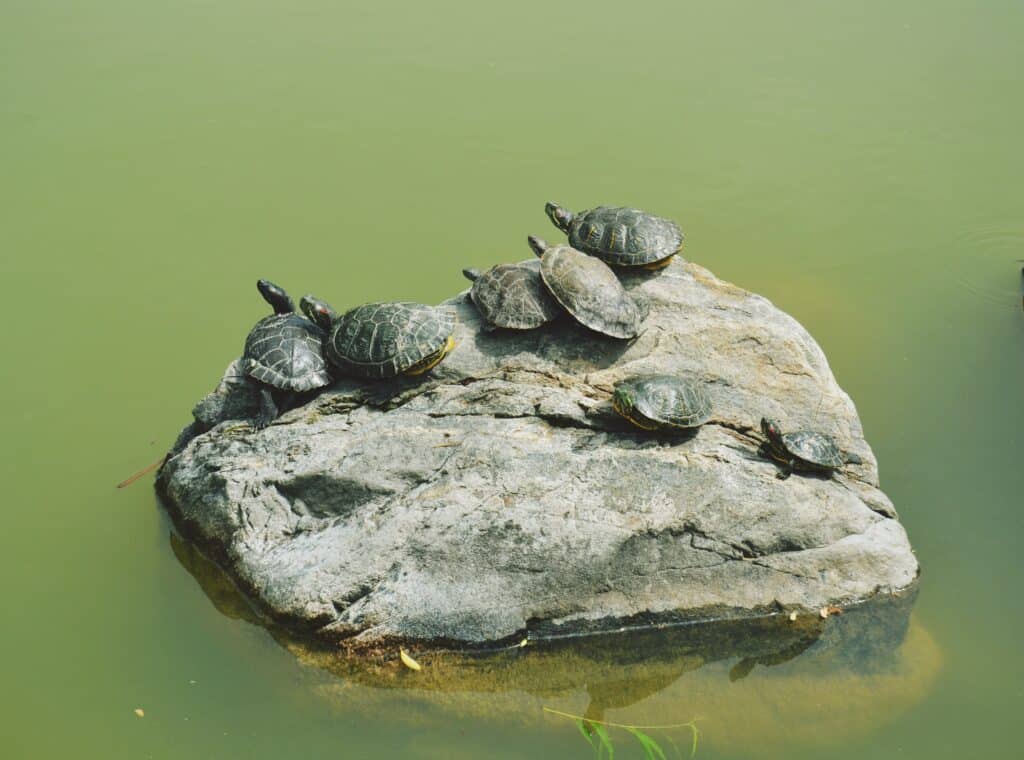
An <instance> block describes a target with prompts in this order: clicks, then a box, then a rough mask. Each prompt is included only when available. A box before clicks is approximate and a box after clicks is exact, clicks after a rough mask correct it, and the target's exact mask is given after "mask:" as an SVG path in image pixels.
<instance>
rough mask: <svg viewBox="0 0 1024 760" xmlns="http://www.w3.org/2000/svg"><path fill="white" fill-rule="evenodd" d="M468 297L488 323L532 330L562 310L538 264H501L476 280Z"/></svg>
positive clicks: (513, 328) (514, 328)
mask: <svg viewBox="0 0 1024 760" xmlns="http://www.w3.org/2000/svg"><path fill="white" fill-rule="evenodd" d="M469 297H470V298H472V299H473V303H474V304H475V305H476V308H477V309H478V310H479V311H480V314H481V316H483V318H484V320H486V321H487V323H488V324H490V325H493V326H494V327H505V328H509V329H512V330H532V329H533V328H535V327H540V326H541V325H543V324H546V323H548V322H550V321H551V320H552V319H554V318H555V317H557V316H558V315H559V314H561V313H562V307H561V306H559V305H558V301H556V300H555V299H554V297H553V296H552V295H551V293H550V292H548V289H547V288H546V287H545V286H544V281H543V280H542V279H541V276H540V271H539V270H538V268H537V265H536V264H534V265H533V266H530V265H527V264H499V265H498V266H496V267H491V268H490V269H488V270H487V271H486V272H484V273H483V274H482V275H480V276H479V277H478V278H477V279H476V280H475V281H474V282H473V287H472V289H471V290H470V291H469Z"/></svg>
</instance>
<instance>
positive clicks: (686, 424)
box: [612, 375, 711, 430]
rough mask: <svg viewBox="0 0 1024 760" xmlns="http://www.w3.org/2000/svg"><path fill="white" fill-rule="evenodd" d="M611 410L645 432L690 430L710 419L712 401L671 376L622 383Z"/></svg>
mask: <svg viewBox="0 0 1024 760" xmlns="http://www.w3.org/2000/svg"><path fill="white" fill-rule="evenodd" d="M612 406H613V407H614V408H615V411H616V412H618V413H619V414H621V415H622V416H623V417H625V418H626V419H627V420H629V421H630V422H632V423H633V424H634V425H636V426H637V427H639V428H643V429H644V430H691V429H693V428H697V427H700V426H701V425H703V424H704V423H705V422H707V421H708V420H709V419H710V418H711V400H710V399H709V398H708V395H707V393H705V392H704V389H703V388H702V387H701V386H700V385H698V384H697V383H694V382H691V381H690V380H685V379H683V378H681V377H675V376H674V375H646V376H641V377H631V378H627V379H625V380H622V381H620V382H619V383H617V384H616V385H615V390H614V392H613V393H612Z"/></svg>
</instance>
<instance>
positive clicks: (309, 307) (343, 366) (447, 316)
mask: <svg viewBox="0 0 1024 760" xmlns="http://www.w3.org/2000/svg"><path fill="white" fill-rule="evenodd" d="M300 305H301V307H302V311H303V312H304V313H305V314H306V316H307V317H309V318H310V319H311V320H312V321H314V322H316V324H317V325H319V326H320V328H321V329H322V330H324V332H325V333H326V338H325V340H324V354H325V355H326V357H327V361H328V362H329V363H330V364H331V366H332V367H334V368H336V369H337V370H339V371H340V372H343V373H346V374H349V375H354V376H356V377H362V378H374V379H384V378H389V377H395V376H396V375H422V374H423V373H424V372H426V371H427V370H429V369H431V368H432V367H434V366H435V365H437V364H438V362H440V361H441V360H442V359H444V357H445V356H446V355H447V354H448V353H449V352H450V351H451V350H452V349H453V348H454V347H455V338H454V337H453V335H452V333H453V332H454V331H455V315H454V313H453V311H452V310H450V309H445V308H440V307H436V306H427V305H426V304H421V303H409V302H406V301H389V302H384V303H367V304H363V305H362V306H357V307H355V308H354V309H350V310H349V311H347V312H345V313H344V314H342V315H341V316H340V317H339V316H338V315H337V312H335V311H334V309H332V308H331V307H330V305H328V304H327V303H326V302H325V301H321V300H320V299H318V298H315V297H313V296H312V295H305V296H303V297H302V300H301V301H300Z"/></svg>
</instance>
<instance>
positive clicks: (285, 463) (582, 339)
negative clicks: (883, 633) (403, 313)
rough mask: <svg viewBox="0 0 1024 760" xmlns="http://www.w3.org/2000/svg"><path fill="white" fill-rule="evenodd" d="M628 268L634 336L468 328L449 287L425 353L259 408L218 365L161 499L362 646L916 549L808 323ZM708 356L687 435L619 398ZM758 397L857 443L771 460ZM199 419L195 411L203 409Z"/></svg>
mask: <svg viewBox="0 0 1024 760" xmlns="http://www.w3.org/2000/svg"><path fill="white" fill-rule="evenodd" d="M623 279H624V283H625V285H626V287H627V289H629V290H630V291H631V292H633V293H634V294H635V295H641V296H642V298H644V299H646V301H647V302H648V303H649V304H650V315H649V316H648V319H647V322H646V324H645V331H644V332H643V333H642V334H641V335H640V336H639V338H637V339H636V340H634V341H632V342H627V341H618V340H614V339H611V338H605V337H602V336H600V335H596V334H594V333H591V332H588V331H587V330H585V329H583V328H582V327H580V326H578V325H576V324H575V323H573V322H572V321H571V320H570V319H569V318H562V319H560V320H558V321H556V322H555V323H553V324H551V325H548V326H546V327H544V328H541V329H540V330H536V331H529V332H522V333H509V332H504V331H498V332H484V331H482V330H481V329H480V328H481V324H480V318H479V316H478V314H477V312H476V311H475V309H474V307H473V306H472V304H471V303H469V301H468V299H467V298H466V297H465V294H463V295H461V296H459V297H457V298H455V299H453V302H452V303H454V304H455V305H456V307H457V313H458V319H459V325H458V327H457V328H456V340H457V341H458V345H457V348H456V349H455V351H454V352H453V353H452V354H451V355H450V356H449V357H448V358H447V359H446V360H445V361H444V362H442V364H440V365H439V366H438V367H437V368H435V369H434V370H433V371H432V372H431V373H429V374H428V375H427V376H425V377H422V378H418V379H408V378H399V379H396V380H392V381H386V382H383V383H380V382H377V383H373V382H356V381H351V380H342V381H339V382H337V383H336V384H335V385H334V386H332V387H331V388H330V389H329V390H328V391H326V392H324V393H323V394H321V395H320V396H319V397H317V398H315V399H314V400H312V401H311V402H310V403H308V404H307V405H306V406H304V407H301V408H299V409H295V410H293V411H291V412H288V413H287V414H285V415H283V416H282V417H281V418H280V419H278V420H277V421H276V422H275V423H274V424H273V425H272V426H271V427H269V428H267V429H266V430H263V431H260V432H258V433H255V432H253V431H252V429H251V428H250V427H249V425H248V424H247V423H246V422H245V421H244V420H241V419H237V418H238V417H244V416H245V415H246V414H248V413H250V410H252V409H254V408H255V407H254V403H255V392H254V388H253V387H252V386H251V384H250V383H249V381H248V380H246V379H245V378H244V377H240V376H239V373H238V371H237V367H236V365H234V364H233V365H232V366H231V367H230V368H229V369H228V372H227V374H226V375H225V378H224V380H223V381H222V382H221V385H220V386H219V387H218V388H217V390H216V391H214V393H212V394H211V395H210V396H208V397H207V398H206V399H204V400H203V401H202V402H200V404H199V405H198V406H197V408H196V411H195V416H196V422H195V423H193V425H192V426H190V427H189V428H187V429H186V431H185V433H183V435H182V438H181V439H179V445H178V448H177V449H176V453H175V454H174V455H173V456H172V458H171V459H170V460H169V461H168V463H167V464H166V466H165V467H164V469H163V471H162V473H161V476H160V478H159V480H158V486H159V488H160V490H161V493H162V495H163V496H164V498H165V503H166V505H167V508H168V510H169V511H170V513H171V516H172V518H173V519H174V521H175V523H176V525H177V526H178V527H179V529H180V530H181V531H182V532H183V533H184V534H185V535H186V536H188V537H189V538H192V539H193V540H196V541H197V542H198V543H199V544H200V545H201V546H202V547H203V548H204V550H205V551H207V552H208V553H209V554H211V555H212V556H213V557H214V558H215V559H216V560H217V561H218V562H219V563H220V564H221V565H222V566H223V567H224V568H225V570H226V571H227V572H228V573H229V575H230V576H231V577H232V578H234V579H235V581H236V582H237V583H238V584H239V586H240V588H242V589H243V590H244V591H246V593H247V594H248V595H249V596H250V597H251V598H252V599H253V601H254V602H255V603H256V606H257V608H258V609H260V610H261V612H263V613H264V614H266V615H268V616H270V617H272V618H273V619H274V620H276V621H277V622H278V623H283V624H285V625H287V626H289V627H290V628H292V629H294V630H298V631H305V632H308V633H312V634H314V635H317V636H323V637H327V638H350V639H351V643H353V644H354V645H356V646H364V645H365V646H367V647H372V646H374V645H375V644H378V643H381V642H383V641H389V640H393V639H406V640H419V641H421V642H433V641H436V642H442V641H444V642H459V643H463V644H466V645H485V644H491V643H494V642H516V641H519V640H520V639H521V638H522V637H523V636H524V635H529V636H531V637H545V636H557V635H563V634H571V633H579V632H588V631H595V630H608V629H616V628H622V627H632V626H643V625H650V624H657V623H662V622H673V621H678V620H692V619H704V618H712V617H723V616H727V617H743V616H748V615H756V614H760V613H763V612H765V611H768V610H778V609H779V608H780V607H782V608H789V607H802V608H805V609H810V610H816V609H818V608H819V607H821V606H823V605H826V604H839V605H842V604H845V603H850V602H852V601H855V600H860V599H865V598H868V597H871V596H872V595H875V594H877V593H886V592H892V591H896V590H898V589H902V588H905V587H907V586H908V585H910V584H911V582H912V581H913V580H914V578H915V577H916V575H917V572H918V566H917V562H916V560H915V558H914V556H913V554H912V553H911V549H910V545H909V543H908V541H907V537H906V534H905V533H904V531H903V528H902V527H901V526H900V524H899V522H898V521H897V520H896V519H895V512H894V511H893V508H892V505H891V503H890V502H889V500H888V499H887V498H886V496H885V495H884V494H883V493H882V492H881V491H880V490H879V489H878V487H877V468H876V464H875V459H874V457H873V455H872V453H871V450H870V449H869V448H868V445H867V443H866V442H865V441H864V438H863V434H862V431H861V426H860V422H859V420H858V418H857V414H856V411H855V409H854V407H853V404H852V403H851V401H850V399H849V397H848V396H847V395H846V394H845V393H844V392H843V391H842V390H841V389H840V388H839V387H838V386H837V384H836V382H835V379H834V378H833V377H832V374H831V372H830V370H829V368H828V364H827V362H826V360H825V357H824V355H823V354H822V352H821V350H820V348H818V346H817V344H815V342H814V341H813V339H812V338H811V337H810V335H808V334H807V332H806V331H805V330H804V329H803V328H802V327H801V326H800V325H799V324H798V323H797V322H796V321H794V320H793V319H792V318H791V317H789V316H787V315H786V314H784V313H782V312H781V311H779V310H778V309H776V308H775V307H774V306H772V304H770V303H769V302H768V301H766V300H765V299H764V298H761V297H760V296H756V295H753V294H751V293H748V292H746V291H743V290H741V289H739V288H737V287H735V286H733V285H731V284H729V283H726V282H723V281H720V280H717V279H715V278H714V277H713V276H712V275H711V274H710V273H709V272H707V271H706V270H704V269H702V268H700V267H699V266H696V265H694V264H692V263H685V264H684V263H682V262H676V263H674V264H672V265H671V266H669V267H668V268H667V269H665V270H663V271H662V272H661V273H659V274H655V275H650V274H646V273H644V274H627V275H624V276H623ZM647 372H658V373H683V374H685V375H686V376H688V377H691V378H695V379H697V380H700V381H703V382H705V383H706V384H707V385H706V387H707V390H708V393H709V395H710V396H711V400H712V404H713V405H714V411H713V415H712V419H711V421H710V422H709V423H708V424H707V425H705V426H704V427H703V428H701V429H700V431H699V432H698V433H697V434H696V435H695V436H692V437H689V438H678V437H675V438H673V437H668V436H660V435H652V434H650V433H646V432H643V431H640V430H637V429H635V428H632V427H631V426H629V424H628V423H626V422H625V421H624V420H622V419H621V418H619V417H618V416H617V415H616V414H615V413H614V412H613V411H612V409H611V403H610V392H611V389H612V386H613V385H614V383H615V382H616V381H617V380H619V379H620V378H622V377H625V376H627V375H631V374H634V373H647ZM762 415H767V416H771V417H775V418H776V419H778V420H779V421H780V422H781V424H782V425H783V426H784V427H785V428H786V429H797V428H801V427H809V426H813V427H815V428H816V429H819V430H821V431H822V432H826V433H829V434H831V435H833V436H834V437H835V438H836V439H837V440H838V442H839V443H840V445H841V447H842V448H844V449H845V450H847V451H850V452H853V453H855V454H857V455H858V456H859V457H860V459H861V460H862V464H858V465H851V466H848V467H846V468H844V470H843V471H842V472H841V473H840V474H839V475H838V476H837V477H835V478H833V479H826V478H819V477H809V476H803V475H795V476H793V477H792V478H790V479H789V480H785V481H781V480H778V479H777V478H776V477H775V475H776V472H777V469H776V466H775V465H774V464H773V463H772V462H769V461H765V460H763V459H761V458H760V457H759V456H758V455H757V448H758V445H759V443H760V440H761V439H760V434H759V433H758V431H757V426H758V422H759V420H760V418H761V416H762ZM204 430H205V431H206V432H200V431H204Z"/></svg>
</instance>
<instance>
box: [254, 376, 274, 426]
mask: <svg viewBox="0 0 1024 760" xmlns="http://www.w3.org/2000/svg"><path fill="white" fill-rule="evenodd" d="M279 414H280V412H279V411H278V408H277V403H276V402H275V401H274V394H273V393H272V392H271V390H270V388H268V387H266V386H264V387H263V388H261V389H260V411H259V414H257V415H256V419H255V420H253V423H252V426H253V427H254V428H255V429H256V430H263V428H265V427H267V426H268V425H270V423H271V422H273V421H274V420H276V419H277V416H278V415H279Z"/></svg>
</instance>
